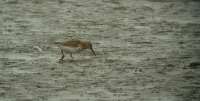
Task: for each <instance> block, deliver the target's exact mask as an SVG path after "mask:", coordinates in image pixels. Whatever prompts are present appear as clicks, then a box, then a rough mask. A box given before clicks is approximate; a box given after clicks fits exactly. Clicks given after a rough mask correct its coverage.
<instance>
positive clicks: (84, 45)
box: [54, 39, 96, 63]
mask: <svg viewBox="0 0 200 101" xmlns="http://www.w3.org/2000/svg"><path fill="white" fill-rule="evenodd" d="M54 44H56V45H57V46H58V47H59V48H60V51H61V54H62V56H61V58H60V59H59V62H60V63H62V62H63V61H64V58H65V53H68V54H70V57H71V58H72V60H73V56H72V54H73V53H79V52H81V51H83V50H86V49H89V50H91V52H92V53H93V55H95V56H96V53H95V51H94V49H93V47H92V43H91V42H90V41H85V40H80V39H70V40H65V41H62V42H54Z"/></svg>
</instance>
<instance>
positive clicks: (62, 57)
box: [59, 49, 65, 62]
mask: <svg viewBox="0 0 200 101" xmlns="http://www.w3.org/2000/svg"><path fill="white" fill-rule="evenodd" d="M60 50H61V54H62V56H61V58H60V59H59V62H63V59H64V58H65V55H64V52H63V50H62V49H60Z"/></svg>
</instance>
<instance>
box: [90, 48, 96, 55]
mask: <svg viewBox="0 0 200 101" xmlns="http://www.w3.org/2000/svg"><path fill="white" fill-rule="evenodd" d="M90 49H91V51H92V53H93V54H94V55H95V56H96V53H95V52H94V50H93V48H92V47H91V48H90Z"/></svg>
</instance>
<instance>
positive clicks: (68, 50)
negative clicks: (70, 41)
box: [60, 46, 82, 53]
mask: <svg viewBox="0 0 200 101" xmlns="http://www.w3.org/2000/svg"><path fill="white" fill-rule="evenodd" d="M60 48H61V49H62V50H63V51H64V52H66V53H78V52H80V51H81V50H82V49H81V48H79V47H77V48H76V47H63V46H61V47H60Z"/></svg>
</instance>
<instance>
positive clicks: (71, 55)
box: [70, 53, 74, 61]
mask: <svg viewBox="0 0 200 101" xmlns="http://www.w3.org/2000/svg"><path fill="white" fill-rule="evenodd" d="M70 57H71V58H72V60H71V61H73V60H74V58H73V56H72V53H70Z"/></svg>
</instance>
